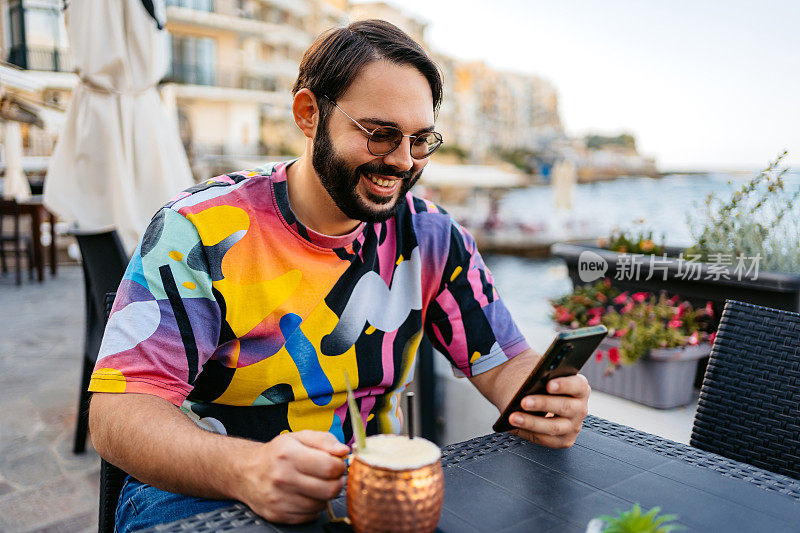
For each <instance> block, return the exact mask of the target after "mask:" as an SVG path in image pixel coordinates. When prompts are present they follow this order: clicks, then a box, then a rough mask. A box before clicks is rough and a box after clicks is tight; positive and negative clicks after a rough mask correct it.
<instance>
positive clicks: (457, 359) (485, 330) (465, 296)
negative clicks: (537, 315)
mask: <svg viewBox="0 0 800 533" xmlns="http://www.w3.org/2000/svg"><path fill="white" fill-rule="evenodd" d="M449 232H450V235H449V239H448V240H449V244H448V246H447V247H446V249H447V258H446V260H445V261H444V268H443V270H442V275H441V279H440V280H439V288H438V291H437V292H436V295H435V297H434V298H433V299H432V300H431V301H430V302H429V304H428V308H427V312H426V317H425V331H426V333H427V334H428V337H429V338H430V340H431V342H432V344H433V345H434V346H435V347H436V349H437V350H438V351H440V352H441V353H443V354H444V355H445V356H446V357H447V358H448V360H449V361H450V363H451V364H452V365H453V372H454V374H455V375H456V376H459V377H464V376H467V377H468V376H474V375H477V374H481V373H483V372H486V371H487V370H490V369H492V368H494V367H496V366H498V365H500V364H502V363H504V362H506V361H508V360H509V359H511V358H512V357H514V356H516V355H518V354H520V353H522V352H523V351H525V350H526V349H528V347H529V346H528V343H527V342H526V340H525V338H524V337H523V335H522V333H521V332H520V331H519V328H518V327H517V325H516V323H515V322H514V319H513V318H512V317H511V314H510V313H509V311H508V309H507V308H506V306H505V305H504V304H503V301H502V300H501V299H500V295H499V294H498V292H497V288H496V287H495V286H494V280H493V278H492V274H491V272H490V271H489V269H488V268H487V267H486V265H485V264H484V262H483V259H482V258H481V255H480V253H479V252H478V248H477V246H476V245H475V240H474V239H473V238H472V235H470V234H469V232H468V231H467V230H466V229H464V228H463V227H461V226H460V225H459V224H458V223H457V222H455V221H453V220H452V219H451V223H450V227H449Z"/></svg>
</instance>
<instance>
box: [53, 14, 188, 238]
mask: <svg viewBox="0 0 800 533" xmlns="http://www.w3.org/2000/svg"><path fill="white" fill-rule="evenodd" d="M163 21H164V5H163V0H79V1H73V2H70V3H69V7H68V9H67V31H68V35H69V42H70V48H71V50H72V55H73V60H74V64H75V66H76V71H77V74H78V75H79V77H80V83H79V85H78V86H77V88H76V89H75V91H74V92H73V95H72V99H71V101H70V106H69V109H68V111H67V118H66V121H65V125H64V129H63V130H62V131H61V132H60V133H59V137H58V143H57V144H56V147H55V151H54V153H53V156H52V158H51V160H50V164H49V166H48V170H47V179H46V180H45V190H44V202H45V205H46V206H47V208H48V209H50V210H51V211H52V212H54V213H56V214H57V215H58V216H59V217H61V218H62V219H63V220H65V221H66V222H72V223H75V224H76V225H77V227H78V229H80V230H81V231H98V232H100V231H106V230H108V229H112V228H115V229H116V230H117V232H118V233H119V235H120V237H121V239H122V242H123V244H124V246H125V248H126V249H127V251H128V252H129V253H130V252H132V251H133V249H134V248H135V246H136V243H137V242H138V240H139V238H140V237H141V235H142V234H143V233H144V230H145V229H146V228H147V225H148V223H149V221H150V218H151V217H152V216H153V214H155V212H156V211H157V210H158V208H159V207H161V206H162V205H163V204H165V203H166V202H167V201H168V200H169V199H170V198H171V197H172V196H174V195H175V193H176V192H178V191H180V190H182V189H184V188H186V187H190V186H191V185H192V184H193V180H192V176H191V171H190V169H189V162H188V160H187V158H186V152H185V151H184V147H183V144H182V143H181V140H180V136H179V134H178V126H177V121H176V120H175V117H171V116H169V114H168V113H167V112H166V110H165V108H164V106H163V104H162V101H161V99H160V97H159V94H158V91H157V90H156V84H157V83H158V81H159V80H160V79H161V78H162V77H163V76H164V74H165V73H166V69H167V66H168V61H169V55H168V53H167V44H166V32H165V30H163V29H162V28H163Z"/></svg>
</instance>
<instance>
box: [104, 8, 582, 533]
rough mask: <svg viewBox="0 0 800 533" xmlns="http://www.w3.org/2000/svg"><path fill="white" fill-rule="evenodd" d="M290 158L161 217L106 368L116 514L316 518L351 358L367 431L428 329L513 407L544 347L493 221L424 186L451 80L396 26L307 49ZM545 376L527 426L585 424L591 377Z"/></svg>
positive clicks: (570, 433)
mask: <svg viewBox="0 0 800 533" xmlns="http://www.w3.org/2000/svg"><path fill="white" fill-rule="evenodd" d="M293 94H294V100H293V102H292V113H293V116H294V121H295V123H296V124H297V126H298V128H299V129H300V130H301V131H302V132H303V134H304V135H305V137H306V145H305V151H304V152H303V154H302V155H301V156H300V157H299V158H297V159H295V160H293V161H289V162H283V163H278V164H270V165H267V166H265V167H263V168H259V169H256V170H249V171H241V172H233V173H230V174H227V175H223V176H218V177H216V178H213V179H210V180H208V181H205V182H203V183H201V184H199V185H198V186H196V187H194V188H192V189H190V190H188V191H185V192H183V193H181V194H179V195H178V196H177V197H176V198H175V199H174V200H173V201H171V202H170V203H168V204H167V205H166V206H165V207H164V208H163V209H162V210H161V211H159V213H158V214H156V215H155V217H154V218H153V220H152V222H151V224H150V226H149V228H148V230H147V232H146V234H145V235H144V237H143V238H142V241H141V243H140V245H139V247H138V249H137V250H136V252H135V253H134V256H133V259H132V260H131V263H130V265H129V267H128V270H127V272H126V274H125V276H124V279H123V281H122V284H121V285H120V287H119V291H118V293H117V297H116V301H115V303H114V308H113V311H112V314H111V317H110V320H109V324H108V327H107V329H106V333H105V336H104V340H103V345H102V347H101V350H100V357H99V358H98V362H97V365H96V367H95V371H94V374H93V376H92V381H91V384H90V387H89V388H90V390H91V391H93V392H94V395H93V399H92V403H91V410H90V426H91V431H92V441H93V443H94V446H95V448H96V449H97V451H98V452H99V453H100V455H102V456H103V457H104V458H106V459H107V460H108V461H110V462H111V463H113V464H115V465H117V466H119V467H120V468H122V469H123V470H125V471H126V472H127V473H129V474H130V476H129V477H128V479H127V481H126V484H125V487H124V489H123V492H122V495H121V497H120V501H119V507H118V511H117V528H118V531H128V530H135V529H139V528H143V527H149V526H152V525H155V524H158V523H165V522H169V521H172V520H177V519H179V518H183V517H186V516H190V515H192V514H195V513H198V512H202V511H208V510H211V509H214V508H216V507H220V506H223V505H229V504H230V500H238V501H242V502H244V503H245V504H247V505H248V506H249V507H250V508H251V509H253V511H255V512H256V513H258V514H259V515H260V516H262V517H264V518H266V519H267V520H271V521H276V522H284V523H300V522H305V521H309V520H313V519H314V518H315V517H316V516H317V515H318V514H319V513H320V511H321V509H322V508H323V506H324V504H325V502H326V501H327V500H328V499H330V498H332V497H334V496H336V495H337V494H338V493H339V491H340V489H341V487H342V481H343V477H342V476H343V474H344V472H345V466H344V463H343V461H342V457H343V456H345V455H346V454H347V453H348V451H349V448H348V446H347V444H349V443H351V442H352V439H353V435H352V425H351V423H350V419H349V414H348V411H347V407H346V387H345V378H344V374H345V371H346V372H347V373H348V374H349V376H350V379H351V380H352V381H353V386H354V388H355V396H356V399H357V403H358V406H359V408H360V411H361V417H362V420H363V422H364V425H365V426H366V430H367V433H368V434H375V433H392V432H394V433H397V432H399V431H400V427H401V424H402V420H401V417H402V413H401V411H400V406H399V401H400V397H401V394H402V392H403V390H404V389H405V387H406V386H407V385H408V384H409V383H410V381H411V379H412V377H413V373H414V361H415V355H416V353H417V347H418V346H419V342H420V339H421V337H422V335H423V333H426V334H427V335H428V337H429V338H430V340H431V341H432V343H433V345H434V346H435V347H436V348H437V350H438V351H439V352H441V353H442V354H443V355H444V356H445V357H446V358H447V359H448V360H449V362H450V363H451V364H452V366H453V369H454V372H456V374H457V375H459V376H463V377H467V378H468V379H469V380H470V381H471V382H472V383H473V384H474V385H475V387H476V388H477V389H478V390H479V391H480V392H481V393H482V394H483V395H484V396H485V397H486V398H488V399H489V400H490V401H491V402H492V403H493V404H494V405H496V406H497V407H498V409H500V410H502V409H503V408H504V407H505V406H506V404H508V403H509V401H510V400H511V398H512V396H513V395H514V393H515V392H516V390H517V388H518V387H519V386H520V385H521V383H522V382H523V380H524V379H525V377H526V376H527V375H528V373H529V372H530V370H531V369H532V368H533V366H534V365H535V363H536V361H537V359H538V357H539V356H538V355H537V354H535V353H534V352H533V351H532V350H531V349H530V347H529V346H528V344H527V342H526V341H525V339H524V337H523V336H522V334H521V333H520V331H519V329H518V328H517V326H516V325H515V323H514V321H513V319H512V318H511V316H510V314H509V312H508V310H507V309H506V307H505V306H504V304H503V302H502V300H501V299H500V296H499V294H498V292H497V290H496V289H495V287H494V284H493V279H492V275H491V273H490V272H489V270H488V269H487V268H486V266H485V265H484V263H483V260H482V259H481V256H480V254H479V253H478V250H477V248H476V246H475V241H474V240H473V239H472V237H471V236H470V235H469V233H468V232H467V231H465V230H464V228H462V227H460V226H459V225H458V224H457V223H456V222H455V221H453V219H452V218H451V217H450V216H449V215H448V214H447V213H446V212H445V211H443V210H442V209H441V208H439V207H437V206H435V205H433V204H432V203H430V202H428V201H426V200H423V199H421V198H417V197H415V196H413V195H412V194H411V193H410V192H409V191H410V189H411V188H412V187H413V185H414V184H415V183H416V182H417V180H418V179H419V177H420V175H421V173H422V171H423V169H424V167H425V165H426V164H427V162H428V160H429V158H430V156H431V155H432V154H433V152H435V151H436V149H437V148H439V147H440V146H441V144H442V142H443V141H442V136H441V135H440V134H439V133H437V132H436V131H435V125H434V119H435V116H436V112H437V110H438V108H439V105H440V103H441V99H442V80H441V77H440V73H439V71H438V69H437V67H436V65H435V64H434V63H433V62H432V61H431V60H430V58H429V57H428V56H427V55H426V54H425V52H424V51H423V49H422V48H421V47H420V46H419V45H418V44H417V43H416V42H414V41H413V40H412V39H411V38H410V37H408V36H407V35H406V34H405V33H403V32H402V31H401V30H399V29H398V28H396V27H395V26H393V25H391V24H389V23H387V22H383V21H376V20H372V21H362V22H356V23H353V24H351V25H350V26H348V27H346V28H340V29H336V30H333V31H330V32H328V33H326V34H324V35H322V36H321V37H320V38H318V39H317V40H316V41H315V42H314V44H312V46H311V47H310V48H309V49H308V51H307V52H306V53H305V55H304V57H303V60H302V63H301V64H300V71H299V76H298V78H297V82H296V84H295V87H294V90H293ZM548 392H549V393H550V394H547V395H537V396H529V397H527V398H525V399H524V401H523V404H522V406H523V409H524V410H525V411H531V412H549V413H552V414H554V415H555V416H552V417H540V416H535V415H533V414H531V413H530V412H525V411H524V412H518V413H515V414H514V415H513V416H512V417H511V423H512V424H513V425H515V426H516V428H517V429H516V430H515V432H516V433H517V434H518V435H520V436H522V437H524V438H527V439H529V440H531V441H533V442H536V443H539V444H542V445H544V446H549V447H554V448H563V447H567V446H571V445H572V444H573V443H574V442H575V438H576V437H577V434H578V431H579V430H580V427H581V424H582V421H583V418H584V417H585V416H586V412H587V401H588V396H589V386H588V384H587V382H586V379H585V378H583V377H582V376H571V377H564V378H559V379H555V380H552V381H551V382H550V383H549V385H548Z"/></svg>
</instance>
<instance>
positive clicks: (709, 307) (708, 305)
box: [706, 302, 714, 318]
mask: <svg viewBox="0 0 800 533" xmlns="http://www.w3.org/2000/svg"><path fill="white" fill-rule="evenodd" d="M706 314H707V315H708V316H709V317H711V318H714V306H713V305H711V302H706Z"/></svg>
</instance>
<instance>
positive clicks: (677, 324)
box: [667, 318, 683, 329]
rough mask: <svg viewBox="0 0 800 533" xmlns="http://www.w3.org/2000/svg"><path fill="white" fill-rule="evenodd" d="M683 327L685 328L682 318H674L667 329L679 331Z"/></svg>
mask: <svg viewBox="0 0 800 533" xmlns="http://www.w3.org/2000/svg"><path fill="white" fill-rule="evenodd" d="M681 326H683V320H681V319H680V318H673V319H672V320H670V321H669V323H667V327H668V328H669V329H678V328H679V327H681Z"/></svg>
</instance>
